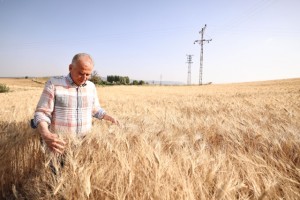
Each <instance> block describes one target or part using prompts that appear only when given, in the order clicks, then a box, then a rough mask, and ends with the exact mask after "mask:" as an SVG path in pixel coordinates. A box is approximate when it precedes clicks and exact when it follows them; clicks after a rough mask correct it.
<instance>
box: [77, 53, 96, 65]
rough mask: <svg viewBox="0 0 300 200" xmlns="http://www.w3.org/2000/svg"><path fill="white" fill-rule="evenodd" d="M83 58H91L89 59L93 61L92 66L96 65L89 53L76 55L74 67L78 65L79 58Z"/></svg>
mask: <svg viewBox="0 0 300 200" xmlns="http://www.w3.org/2000/svg"><path fill="white" fill-rule="evenodd" d="M81 57H89V59H91V61H92V64H93V65H94V61H93V58H92V57H91V56H90V55H89V54H87V53H78V54H76V55H75V56H74V57H73V59H72V65H75V64H76V63H77V61H78V60H79V58H81Z"/></svg>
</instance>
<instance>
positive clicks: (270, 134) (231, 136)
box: [0, 79, 300, 199]
mask: <svg viewBox="0 0 300 200" xmlns="http://www.w3.org/2000/svg"><path fill="white" fill-rule="evenodd" d="M1 81H2V80H1V79H0V82H1ZM9 86H10V87H11V85H10V84H9ZM14 87H15V88H17V89H16V90H15V91H14V92H11V93H8V94H0V102H2V105H1V107H0V131H1V133H0V147H1V148H0V162H1V163H0V191H1V192H0V193H1V195H2V197H3V198H8V199H22V198H23V199H88V198H89V199H300V101H299V100H300V79H291V80H282V81H269V82H259V83H245V84H228V85H207V86H201V87H198V86H189V87H188V86H176V87H175V86H174V87H171V86H169V87H163V86H162V87H160V86H143V87H138V86H130V87H129V86H118V87H99V88H98V92H99V96H100V99H101V104H102V106H103V107H104V108H105V109H106V110H107V111H109V113H111V114H112V115H114V116H116V117H118V119H119V121H120V122H121V124H122V125H121V127H117V126H114V125H111V124H109V123H107V122H104V121H94V127H93V130H92V133H91V134H90V135H88V136H87V137H86V138H84V139H83V140H78V139H76V138H72V137H71V136H67V135H64V136H62V137H64V138H65V139H66V140H68V141H69V143H68V144H69V147H68V150H67V151H66V155H65V156H66V158H65V159H66V163H65V166H64V167H63V168H60V167H59V165H58V168H60V169H59V174H58V175H56V176H55V175H53V173H51V171H50V169H49V167H48V166H47V164H48V162H49V160H50V159H51V156H52V157H53V155H51V154H49V153H43V151H42V150H41V148H40V142H39V136H38V134H37V133H36V131H35V130H32V129H30V127H29V125H28V121H29V119H30V118H31V117H32V115H33V112H34V109H35V106H36V104H37V101H38V99H39V96H40V94H41V91H42V88H39V87H26V86H24V85H23V86H22V87H23V88H24V89H21V87H20V86H17V84H16V86H14Z"/></svg>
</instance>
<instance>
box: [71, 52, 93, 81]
mask: <svg viewBox="0 0 300 200" xmlns="http://www.w3.org/2000/svg"><path fill="white" fill-rule="evenodd" d="M93 67H94V66H93V62H92V61H91V59H90V58H89V57H88V56H82V57H80V58H79V60H77V62H76V63H74V64H70V65H69V71H70V74H71V77H72V79H73V81H74V82H75V84H76V85H78V86H80V85H82V84H84V83H85V82H86V81H87V80H88V79H89V78H90V76H91V74H92V71H93Z"/></svg>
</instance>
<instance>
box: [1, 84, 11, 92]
mask: <svg viewBox="0 0 300 200" xmlns="http://www.w3.org/2000/svg"><path fill="white" fill-rule="evenodd" d="M9 91H10V88H9V87H8V86H6V85H5V84H2V83H0V93H6V92H9Z"/></svg>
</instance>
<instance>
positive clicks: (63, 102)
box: [55, 94, 70, 108]
mask: <svg viewBox="0 0 300 200" xmlns="http://www.w3.org/2000/svg"><path fill="white" fill-rule="evenodd" d="M69 103H70V102H69V96H68V95H58V94H57V95H56V96H55V106H57V107H62V108H66V107H69Z"/></svg>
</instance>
